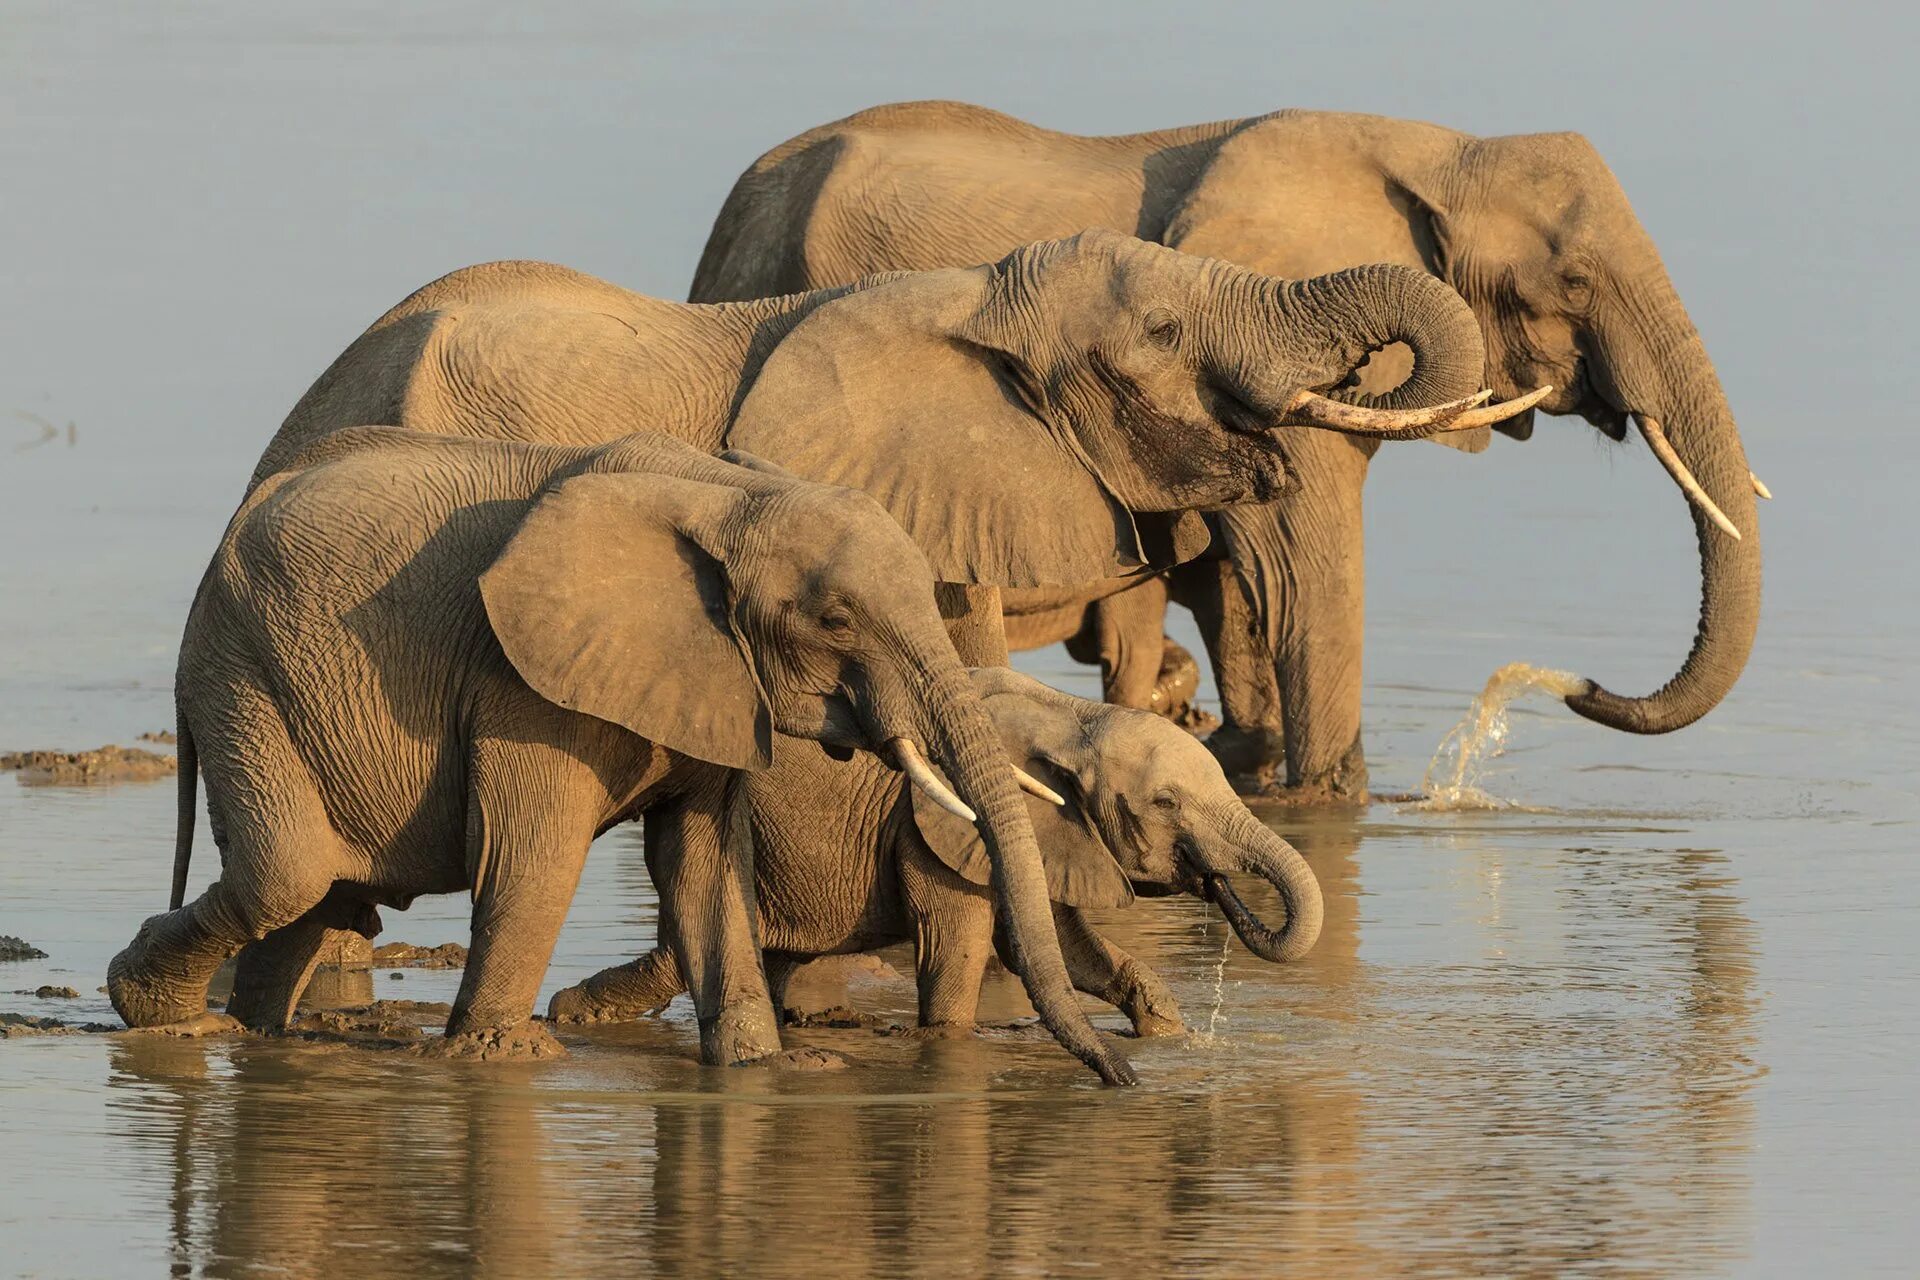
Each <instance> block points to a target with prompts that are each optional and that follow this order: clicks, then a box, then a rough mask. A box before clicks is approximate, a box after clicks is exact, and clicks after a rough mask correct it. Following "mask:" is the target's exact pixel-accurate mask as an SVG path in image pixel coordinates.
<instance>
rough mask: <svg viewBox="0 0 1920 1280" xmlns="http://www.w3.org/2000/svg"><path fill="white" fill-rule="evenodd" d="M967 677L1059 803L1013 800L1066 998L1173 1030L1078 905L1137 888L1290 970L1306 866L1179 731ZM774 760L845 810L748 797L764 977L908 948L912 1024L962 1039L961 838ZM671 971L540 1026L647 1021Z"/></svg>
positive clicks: (1138, 973) (1159, 1000)
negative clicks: (1254, 882) (1089, 999)
mask: <svg viewBox="0 0 1920 1280" xmlns="http://www.w3.org/2000/svg"><path fill="white" fill-rule="evenodd" d="M970 675H971V676H972V678H973V680H974V684H975V687H976V688H977V689H978V690H979V691H980V693H981V695H982V697H983V700H984V703H985V706H986V709H987V712H988V714H989V715H990V716H991V717H992V718H993V721H994V726H995V728H996V729H997V730H998V732H999V734H1000V738H1001V741H1002V742H1003V743H1004V744H1005V745H1006V749H1007V751H1008V753H1009V755H1010V756H1011V757H1012V758H1013V759H1014V760H1015V761H1016V762H1017V763H1019V764H1020V766H1021V767H1022V768H1024V769H1026V770H1027V771H1028V772H1029V773H1031V774H1032V775H1033V776H1035V777H1037V778H1039V779H1040V780H1041V781H1042V782H1044V783H1046V784H1047V785H1048V786H1051V787H1053V788H1054V789H1055V790H1056V791H1058V793H1059V794H1060V795H1061V797H1062V798H1063V799H1065V800H1066V803H1065V804H1064V805H1062V806H1058V807H1056V806H1054V805H1053V804H1051V803H1050V802H1049V801H1047V800H1044V799H1039V798H1030V799H1029V800H1028V808H1029V813H1030V816H1031V818H1032V820H1033V824H1034V830H1035V834H1036V835H1037V836H1038V838H1039V840H1040V847H1041V852H1042V856H1043V857H1044V858H1045V860H1046V864H1047V884H1048V893H1049V896H1050V897H1051V898H1052V899H1053V901H1054V903H1055V908H1056V919H1057V921H1058V924H1059V927H1060V932H1061V944H1062V950H1063V951H1064V952H1065V954H1066V957H1067V968H1068V972H1069V973H1070V974H1071V975H1072V977H1073V983H1074V985H1075V986H1076V987H1077V988H1079V989H1080V990H1081V991H1085V992H1087V993H1089V994H1091V995H1094V996H1097V997H1098V998H1100V999H1102V1000H1105V1001H1106V1002H1108V1003H1109V1004H1112V1005H1114V1006H1115V1007H1116V1008H1118V1009H1120V1010H1121V1011H1122V1012H1124V1013H1125V1014H1126V1015H1127V1016H1128V1018H1129V1019H1130V1020H1131V1021H1132V1023H1133V1026H1134V1030H1135V1032H1136V1033H1137V1034H1140V1035H1161V1034H1168V1033H1172V1032H1177V1031H1179V1030H1180V1029H1181V1023H1180V1012H1179V1009H1178V1007H1177V1006H1176V1005H1175V1003H1174V1000H1173V997H1172V995H1171V993H1170V992H1168V990H1167V988H1166V985H1165V984H1164V983H1163V982H1162V981H1161V980H1160V979H1159V978H1158V977H1157V976H1156V975H1155V974H1154V973H1153V972H1152V971H1151V970H1150V969H1148V968H1147V967H1146V966H1145V965H1143V964H1141V963H1139V962H1138V961H1136V960H1135V959H1133V958H1132V957H1131V956H1129V955H1127V954H1126V952H1124V951H1122V950H1121V949H1120V948H1119V947H1117V946H1115V945H1114V944H1113V943H1112V942H1110V941H1108V940H1106V939H1105V938H1103V937H1101V936H1100V935H1099V934H1098V933H1097V932H1095V931H1094V930H1093V929H1092V928H1091V927H1090V926H1088V925H1087V924H1086V923H1085V921H1084V919H1083V918H1082V917H1081V916H1080V913H1079V911H1078V910H1077V909H1078V908H1087V907H1119V906H1125V905H1127V904H1128V903H1130V902H1131V901H1132V900H1133V897H1134V893H1135V890H1136V889H1138V890H1139V891H1140V892H1143V893H1152V894H1155V895H1164V894H1168V893H1176V892H1186V893H1193V894H1198V895H1202V896H1207V897H1210V898H1214V899H1215V900H1217V901H1219V902H1220V903H1221V905H1222V908H1223V910H1225V911H1226V913H1227V918H1228V921H1229V923H1230V924H1232V925H1233V927H1234V929H1235V930H1236V932H1238V933H1239V934H1240V937H1241V940H1242V941H1243V942H1245V943H1246V944H1247V945H1248V946H1249V947H1250V948H1251V949H1252V950H1254V951H1255V953H1256V954H1259V955H1262V956H1264V957H1265V958H1267V959H1272V960H1291V959H1297V958H1298V957H1300V956H1302V955H1304V954H1306V952H1307V951H1308V950H1309V949H1310V948H1311V947H1312V945H1313V942H1314V939H1315V938H1316V937H1317V936H1318V934H1319V931H1320V921H1321V917H1322V908H1321V899H1320V886H1319V884H1318V882H1317V881H1316V880H1315V879H1314V876H1313V872H1312V871H1311V870H1310V869H1309V868H1308V867H1307V865H1306V863H1305V862H1304V861H1302V860H1301V858H1300V856H1299V855H1298V854H1297V853H1295V852H1294V851H1293V849H1292V847H1291V846H1289V845H1288V844H1287V842H1286V841H1285V840H1282V839H1281V838H1280V837H1279V836H1277V835H1275V834H1274V833H1273V832H1271V831H1269V830H1268V829H1267V828H1266V827H1264V826H1262V825H1261V824H1260V823H1259V822H1258V821H1257V820H1255V819H1254V817H1253V815H1251V814H1250V813H1248V812H1247V809H1246V806H1245V805H1244V804H1242V803H1241V802H1240V800H1239V798H1238V797H1236V796H1235V795H1234V793H1233V789H1232V787H1231V786H1229V785H1228V783H1227V780H1226V777H1225V776H1224V775H1223V774H1222V773H1221V772H1220V766H1219V765H1218V764H1217V763H1216V762H1215V761H1214V759H1213V757H1212V756H1211V755H1209V754H1208V753H1207V751H1206V749H1205V748H1204V747H1202V746H1201V745H1200V743H1199V742H1197V741H1196V740H1195V739H1194V738H1193V737H1192V736H1191V735H1190V734H1188V733H1186V732H1184V731H1183V730H1181V729H1179V728H1178V727H1177V726H1175V725H1174V724H1172V723H1171V722H1169V721H1168V720H1166V719H1163V718H1162V717H1160V716H1157V715H1152V714H1150V713H1148V712H1144V711H1134V710H1129V709H1124V708H1120V707H1114V706H1108V705H1102V704H1100V703H1094V702H1088V701H1086V700H1085V699H1082V698H1074V697H1071V696H1069V695H1067V694H1063V693H1060V692H1058V691H1056V690H1053V689H1049V688H1047V687H1046V686H1045V685H1043V684H1040V683H1039V682H1037V681H1034V680H1031V679H1029V678H1027V677H1026V676H1022V675H1018V674H1016V673H1014V672H1012V671H1008V670H1006V669H1004V668H992V667H988V668H975V669H974V670H973V671H972V672H971V673H970ZM775 751H776V754H778V755H780V756H782V757H785V758H788V759H789V760H790V766H789V767H790V768H792V769H793V770H794V771H796V772H797V773H805V774H809V775H811V776H813V777H815V778H816V779H817V780H818V782H819V784H820V788H821V790H822V791H824V792H827V793H830V794H832V795H833V796H835V797H836V798H837V799H838V801H839V802H840V803H841V804H842V805H843V806H844V808H843V811H842V812H841V813H840V814H838V815H837V821H836V822H835V824H834V825H832V826H825V827H823V826H822V825H821V824H820V818H821V816H822V815H820V814H819V813H817V812H814V811H813V810H812V809H810V808H808V807H804V806H802V807H798V808H782V807H781V806H780V805H779V803H778V801H779V800H780V799H781V797H779V796H773V797H757V798H754V802H753V803H752V805H751V819H750V820H751V822H752V824H753V828H752V829H753V835H754V846H755V856H754V878H755V892H754V898H755V903H756V906H757V908H758V911H759V925H760V938H761V944H762V946H763V948H764V949H765V951H766V953H767V956H768V964H769V968H770V969H771V970H773V971H774V972H775V973H776V974H781V973H783V972H785V971H786V970H788V969H789V968H790V966H792V965H793V964H795V963H797V962H799V961H802V960H806V959H810V958H813V957H815V956H821V955H833V954H844V953H848V952H854V951H862V950H869V949H872V948H875V947H880V946H884V945H887V944H889V943H893V942H901V941H907V940H911V941H913V942H914V944H915V956H916V961H915V968H916V972H917V976H918V981H919V988H920V1025H921V1026H922V1027H925V1028H929V1029H965V1028H970V1027H971V1026H972V1025H973V1022H974V1014H975V1008H976V1005H977V1003H978V1000H979V996H980V980H981V977H982V975H983V973H984V971H985V966H986V962H987V957H988V955H989V954H990V952H991V950H992V948H993V942H994V938H993V934H994V929H993V907H992V900H991V897H990V895H989V893H988V889H987V870H988V868H987V861H986V856H985V851H984V849H982V848H981V845H980V842H979V839H978V837H977V836H976V835H975V834H974V831H973V828H972V826H971V825H970V824H967V823H964V822H961V821H959V820H958V819H956V818H954V817H953V816H952V815H951V814H949V813H947V812H946V811H944V810H942V809H940V808H939V807H938V806H936V805H934V804H932V803H931V802H928V801H926V800H925V798H924V797H923V796H921V794H920V793H919V792H910V791H908V790H907V789H906V788H905V787H904V786H902V785H900V784H898V783H894V784H892V785H889V786H885V787H883V788H881V789H879V790H878V792H877V793H876V792H875V791H871V790H849V789H847V788H846V787H844V786H842V785H837V784H838V783H839V782H840V781H841V779H840V778H839V776H838V774H839V767H838V766H836V765H835V763H834V762H833V761H832V760H830V759H828V757H827V756H826V755H825V754H824V753H822V752H821V751H820V749H819V748H818V747H816V746H814V745H812V744H810V743H804V742H799V741H794V740H790V739H782V740H780V741H779V742H778V743H777V744H776V747H775ZM768 800H771V801H773V803H767V802H766V801H768ZM1230 874H1252V875H1258V876H1261V877H1263V878H1266V879H1268V880H1270V881H1271V882H1272V883H1273V884H1274V886H1275V887H1276V888H1277V889H1278V890H1279V893H1280V899H1281V902H1282V904H1283V906H1284V908H1285V910H1286V919H1285V920H1284V922H1283V923H1282V924H1281V926H1280V927H1279V928H1277V929H1273V928H1268V927H1267V926H1266V925H1264V924H1262V923H1260V922H1259V921H1258V920H1256V919H1255V918H1254V917H1253V916H1252V914H1251V913H1250V912H1248V911H1247V909H1246V908H1245V907H1244V906H1242V905H1241V904H1240V902H1239V898H1238V896H1237V895H1235V894H1234V893H1233V892H1232V890H1231V888H1230V887H1227V888H1223V887H1222V886H1224V885H1226V884H1227V877H1228V876H1229V875H1230ZM823 886H831V888H830V889H827V890H823ZM679 970H680V966H679V965H678V963H677V962H676V960H675V957H674V955H673V950H672V948H671V947H670V946H665V945H663V946H661V947H658V948H656V949H655V950H654V951H653V952H652V953H650V954H649V955H647V956H644V957H642V958H640V959H639V960H636V961H634V962H632V963H630V964H626V965H622V966H619V967H618V968H614V969H608V970H605V971H604V972H602V973H599V974H596V975H595V976H594V977H592V978H589V979H588V980H587V981H585V982H583V983H581V984H579V985H577V986H574V987H569V988H568V989H566V990H565V991H562V992H559V993H558V994H556V995H555V996H554V998H553V1002H552V1004H551V1005H550V1006H549V1009H548V1016H549V1017H550V1018H552V1019H554V1020H555V1021H562V1020H580V1021H600V1020H606V1019H615V1018H631V1017H635V1016H638V1015H640V1014H642V1013H646V1012H649V1011H652V1010H655V1009H658V1008H660V1007H661V1006H663V1005H665V1004H666V1003H667V1002H668V1001H669V1000H670V999H672V998H673V997H674V996H675V995H677V994H678V993H679V992H680V991H681V990H682V989H683V987H682V985H681V982H680V977H679ZM776 985H779V978H778V977H776Z"/></svg>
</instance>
